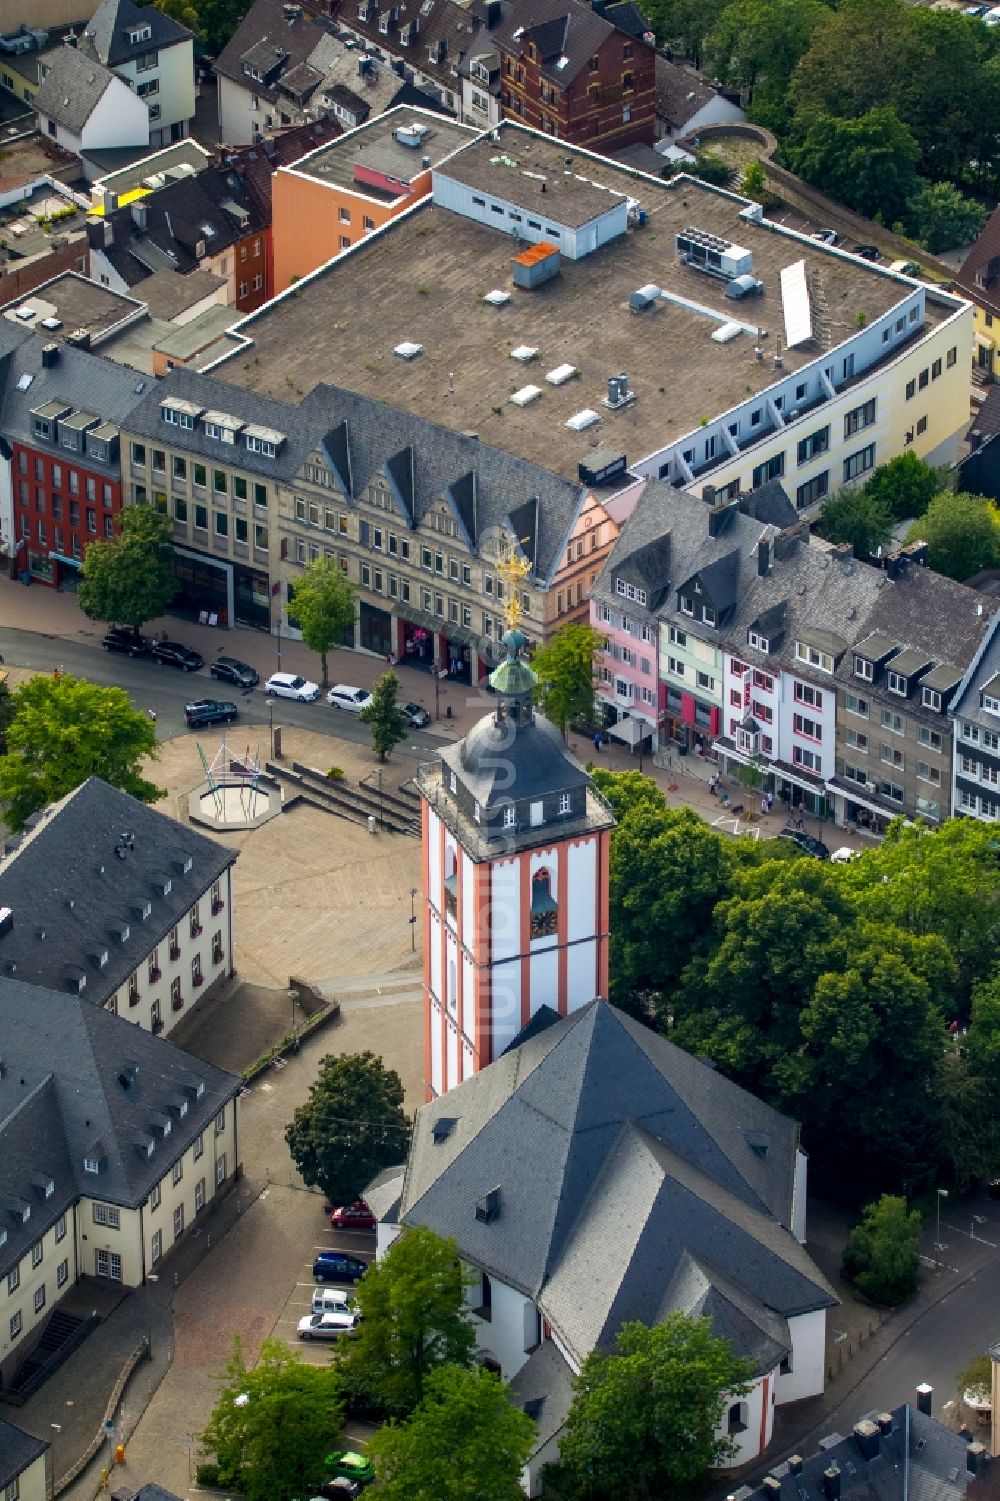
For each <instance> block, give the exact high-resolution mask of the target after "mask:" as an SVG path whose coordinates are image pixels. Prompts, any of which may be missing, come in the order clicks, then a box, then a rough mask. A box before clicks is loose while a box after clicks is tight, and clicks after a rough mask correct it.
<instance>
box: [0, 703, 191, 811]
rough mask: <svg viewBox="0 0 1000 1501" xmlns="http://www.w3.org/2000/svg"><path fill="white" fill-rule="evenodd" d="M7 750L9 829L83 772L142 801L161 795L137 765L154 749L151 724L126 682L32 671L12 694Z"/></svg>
mask: <svg viewBox="0 0 1000 1501" xmlns="http://www.w3.org/2000/svg"><path fill="white" fill-rule="evenodd" d="M11 703H12V706H13V715H12V718H11V719H10V723H9V725H8V728H7V753H6V755H3V756H0V805H2V806H3V809H4V820H5V822H6V823H7V826H8V827H9V828H11V829H20V828H23V827H24V823H25V820H26V819H27V818H29V817H30V815H31V814H32V813H34V812H35V811H36V810H37V809H38V808H44V807H45V806H46V804H48V803H53V802H56V801H57V800H58V799H59V798H61V797H65V796H66V794H67V792H72V791H73V788H74V787H79V786H80V785H81V783H83V782H85V781H86V780H87V778H88V777H101V778H102V779H103V780H104V781H105V782H110V784H111V786H112V787H119V788H121V790H122V792H127V793H129V795H130V796H131V797H136V798H138V799H139V801H140V802H143V803H152V802H155V801H156V800H157V798H161V797H165V796H166V793H165V792H164V791H163V789H162V788H161V787H157V786H156V785H155V784H154V783H153V782H150V781H147V780H146V778H145V777H144V776H143V775H142V774H141V771H140V766H141V763H142V761H143V760H144V759H145V758H146V757H154V756H156V755H157V754H158V747H157V742H156V729H155V726H154V725H153V724H152V723H151V722H150V720H149V718H148V716H147V715H145V714H137V713H136V711H135V710H134V709H133V708H132V705H131V703H130V702H129V698H128V694H127V693H126V692H125V690H124V689H123V688H104V687H101V686H99V685H98V684H97V683H88V682H86V681H85V680H84V679H83V678H74V677H68V676H65V675H60V676H59V677H50V678H49V677H33V678H29V679H28V681H27V682H26V683H22V685H21V686H20V688H18V689H16V690H15V691H14V693H12V694H11Z"/></svg>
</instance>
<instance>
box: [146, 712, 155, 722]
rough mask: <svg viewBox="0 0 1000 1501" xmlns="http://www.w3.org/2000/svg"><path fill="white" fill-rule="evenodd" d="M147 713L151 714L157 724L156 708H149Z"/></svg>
mask: <svg viewBox="0 0 1000 1501" xmlns="http://www.w3.org/2000/svg"><path fill="white" fill-rule="evenodd" d="M146 713H147V714H148V715H149V717H150V719H151V720H152V721H153V723H154V724H155V723H156V710H155V709H147V710H146Z"/></svg>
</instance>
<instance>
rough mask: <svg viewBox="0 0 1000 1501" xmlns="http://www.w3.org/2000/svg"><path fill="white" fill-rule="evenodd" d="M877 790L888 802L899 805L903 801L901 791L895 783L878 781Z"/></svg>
mask: <svg viewBox="0 0 1000 1501" xmlns="http://www.w3.org/2000/svg"><path fill="white" fill-rule="evenodd" d="M878 790H879V792H881V794H882V796H883V797H887V798H889V800H890V802H894V803H901V802H902V801H903V789H902V787H900V786H899V785H898V784H897V783H896V782H886V781H880V782H879V784H878Z"/></svg>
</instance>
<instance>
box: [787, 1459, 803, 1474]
mask: <svg viewBox="0 0 1000 1501" xmlns="http://www.w3.org/2000/svg"><path fill="white" fill-rule="evenodd" d="M788 1473H789V1475H801V1474H802V1455H801V1454H789V1456H788Z"/></svg>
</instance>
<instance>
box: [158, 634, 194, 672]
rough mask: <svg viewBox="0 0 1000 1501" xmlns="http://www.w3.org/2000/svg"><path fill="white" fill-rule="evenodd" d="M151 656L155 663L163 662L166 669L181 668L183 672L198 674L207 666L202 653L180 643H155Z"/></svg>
mask: <svg viewBox="0 0 1000 1501" xmlns="http://www.w3.org/2000/svg"><path fill="white" fill-rule="evenodd" d="M150 655H151V657H152V658H153V661H154V662H162V663H163V665H164V667H179V668H180V669H181V671H182V672H197V671H198V670H199V669H200V668H202V667H204V665H205V658H204V657H203V656H202V655H201V653H200V652H196V651H194V650H192V648H191V647H190V646H182V645H181V643H180V642H179V641H154V642H153V645H152V649H151V651H150Z"/></svg>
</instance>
